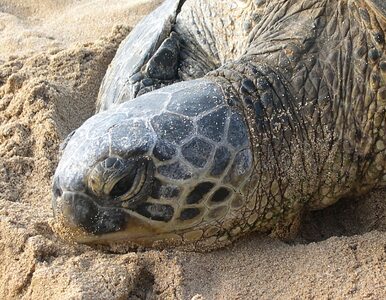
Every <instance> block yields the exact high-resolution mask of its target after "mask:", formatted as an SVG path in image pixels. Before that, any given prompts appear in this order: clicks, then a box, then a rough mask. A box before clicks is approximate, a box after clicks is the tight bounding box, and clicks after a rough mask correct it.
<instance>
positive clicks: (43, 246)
mask: <svg viewBox="0 0 386 300" xmlns="http://www.w3.org/2000/svg"><path fill="white" fill-rule="evenodd" d="M26 2H27V4H26ZM160 2H161V1H149V0H142V1H138V0H136V1H129V0H126V1H123V0H115V1H107V0H105V1H102V0H94V1H93V0H63V1H57V0H31V1H23V0H0V262H1V263H0V299H382V298H383V299H384V298H385V296H386V232H385V231H386V191H382V190H378V191H374V192H372V193H371V194H370V195H366V196H363V197H361V198H357V199H345V200H342V201H340V202H338V203H337V204H336V205H334V206H332V207H330V208H327V209H325V210H323V211H317V212H312V213H308V214H307V215H306V216H305V222H304V225H303V227H302V229H301V232H300V234H299V237H298V238H297V239H296V240H295V241H292V242H287V243H285V242H283V241H279V240H275V239H272V238H270V237H267V236H263V235H258V234H250V235H248V236H246V237H244V238H242V239H241V240H239V241H237V242H236V243H234V244H233V245H232V246H229V247H227V248H224V249H220V250H217V251H213V252H210V253H191V252H182V251H176V250H164V251H154V250H153V251H142V252H129V253H123V254H118V253H113V252H111V251H101V250H97V249H94V248H91V247H89V246H85V245H75V244H69V243H67V242H65V241H62V240H61V239H60V238H58V237H57V236H56V235H55V234H54V233H53V230H52V228H51V224H52V222H53V218H52V211H51V204H50V201H51V196H50V187H51V177H52V175H53V172H54V170H55V167H56V165H57V162H58V147H59V144H60V142H61V141H63V139H64V138H65V137H66V135H67V134H68V133H69V132H70V131H71V130H73V129H76V128H77V127H78V126H79V125H80V124H82V122H84V121H85V120H86V119H87V118H88V117H90V116H91V115H92V114H93V113H94V109H95V108H94V107H95V100H96V97H97V93H98V89H99V85H100V82H101V80H102V78H103V76H104V73H105V71H106V68H107V66H108V65H109V63H110V61H111V59H112V58H113V56H114V54H115V51H116V49H117V47H118V45H119V43H120V41H122V39H123V38H124V37H125V36H126V35H127V34H128V33H129V32H130V29H131V28H132V27H133V26H134V25H135V23H136V22H138V20H140V19H141V18H142V17H143V16H144V15H145V14H147V13H148V12H149V11H150V10H152V9H153V8H154V7H156V6H157V5H158V4H159V3H160Z"/></svg>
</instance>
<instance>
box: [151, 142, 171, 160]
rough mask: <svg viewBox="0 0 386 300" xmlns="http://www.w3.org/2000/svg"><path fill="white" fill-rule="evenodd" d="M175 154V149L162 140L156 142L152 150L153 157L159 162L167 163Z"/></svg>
mask: <svg viewBox="0 0 386 300" xmlns="http://www.w3.org/2000/svg"><path fill="white" fill-rule="evenodd" d="M174 154H176V148H175V147H174V146H173V145H172V144H169V143H166V142H165V141H163V140H158V141H157V143H156V145H155V146H154V149H153V155H154V157H155V158H157V159H158V160H159V161H167V160H170V159H172V158H173V156H174Z"/></svg>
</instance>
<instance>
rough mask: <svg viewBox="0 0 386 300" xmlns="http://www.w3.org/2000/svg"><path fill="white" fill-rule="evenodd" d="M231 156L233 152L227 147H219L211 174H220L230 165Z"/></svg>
mask: <svg viewBox="0 0 386 300" xmlns="http://www.w3.org/2000/svg"><path fill="white" fill-rule="evenodd" d="M230 157H231V153H230V152H229V150H228V149H227V148H226V147H223V146H221V147H219V148H218V149H217V150H216V153H215V155H214V160H213V167H212V170H211V171H210V175H212V176H220V175H221V174H222V173H223V172H224V171H225V169H226V167H227V166H228V164H229V160H230Z"/></svg>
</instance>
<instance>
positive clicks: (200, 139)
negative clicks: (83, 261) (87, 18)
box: [53, 0, 386, 249]
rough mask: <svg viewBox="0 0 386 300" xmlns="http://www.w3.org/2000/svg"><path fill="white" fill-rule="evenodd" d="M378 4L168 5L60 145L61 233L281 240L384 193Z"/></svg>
mask: <svg viewBox="0 0 386 300" xmlns="http://www.w3.org/2000/svg"><path fill="white" fill-rule="evenodd" d="M385 33H386V4H385V2H384V0H355V1H354V0H269V1H268V0H267V1H265V0H254V1H252V0H186V1H178V0H166V1H164V2H163V4H162V5H161V6H159V8H158V9H156V10H155V11H154V12H152V13H151V14H150V15H149V16H147V17H146V18H145V19H143V21H142V22H140V23H139V24H138V25H137V26H136V27H135V28H134V30H133V31H132V32H131V33H130V35H129V36H128V37H127V38H126V39H125V40H124V41H123V42H122V44H121V45H120V47H119V49H118V52H117V54H116V56H115V58H114V60H113V61H112V63H111V65H110V67H109V69H108V71H107V74H106V76H105V78H104V80H103V83H102V85H101V89H100V93H99V99H98V110H99V112H98V113H97V114H96V115H94V116H93V117H91V118H90V119H88V120H87V121H86V122H85V123H84V124H83V125H82V126H81V127H80V128H78V129H77V130H75V131H74V132H73V133H72V134H70V136H69V137H68V138H67V140H66V141H65V142H64V146H63V148H64V149H63V153H62V157H61V160H60V162H59V165H58V168H57V170H56V173H55V175H54V180H53V209H54V211H55V215H56V217H57V224H60V226H58V227H60V228H64V231H65V232H67V233H70V235H71V237H72V239H74V240H75V241H77V242H85V243H110V242H116V241H127V242H129V243H132V244H136V245H145V246H152V245H159V246H160V245H161V246H170V245H179V244H190V245H193V247H200V248H201V249H203V248H204V249H205V248H212V247H218V246H221V245H224V244H226V243H229V242H230V241H232V240H234V239H235V238H237V237H239V236H241V235H243V234H245V233H247V232H250V231H253V230H257V231H262V232H276V233H277V234H278V235H279V236H287V235H288V234H290V233H291V232H292V229H293V228H296V226H295V225H296V224H297V223H298V220H299V216H300V215H301V214H302V212H303V211H304V210H315V209H321V208H324V207H326V206H329V205H331V204H333V203H334V202H336V201H337V200H339V199H340V198H342V197H346V196H350V195H356V194H359V193H364V192H366V191H368V190H370V189H372V188H375V187H382V186H385V185H386V150H385V145H386V135H385V130H386V127H385V108H386V51H385V48H386V44H385Z"/></svg>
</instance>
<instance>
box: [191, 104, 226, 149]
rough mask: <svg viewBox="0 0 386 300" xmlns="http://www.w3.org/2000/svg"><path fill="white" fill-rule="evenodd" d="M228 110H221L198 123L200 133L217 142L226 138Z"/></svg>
mask: <svg viewBox="0 0 386 300" xmlns="http://www.w3.org/2000/svg"><path fill="white" fill-rule="evenodd" d="M227 114H228V109H227V108H221V109H219V110H217V111H215V112H212V113H210V114H208V115H206V116H204V117H202V118H201V119H200V120H199V121H198V122H197V126H198V133H200V134H202V135H203V136H205V137H207V138H209V139H211V140H213V141H215V142H220V141H221V139H222V138H223V136H224V128H225V122H226V119H227Z"/></svg>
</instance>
